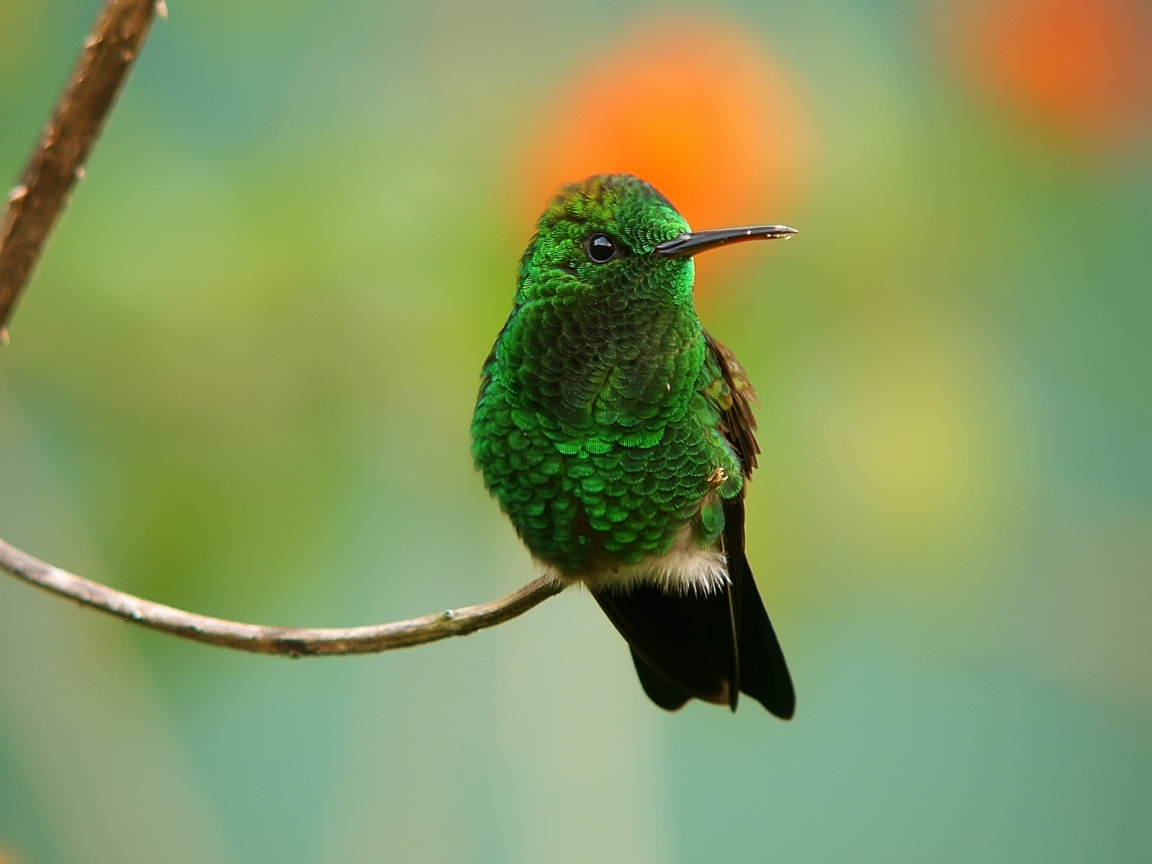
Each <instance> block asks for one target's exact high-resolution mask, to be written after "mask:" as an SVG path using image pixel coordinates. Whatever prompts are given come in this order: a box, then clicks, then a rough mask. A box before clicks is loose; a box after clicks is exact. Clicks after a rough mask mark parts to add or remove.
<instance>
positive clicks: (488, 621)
mask: <svg viewBox="0 0 1152 864" xmlns="http://www.w3.org/2000/svg"><path fill="white" fill-rule="evenodd" d="M0 569H3V570H7V571H8V572H9V573H11V574H12V575H13V576H15V577H17V578H19V579H23V580H24V581H26V582H29V583H31V584H33V585H36V586H37V587H39V588H43V589H44V590H45V591H50V592H52V593H53V594H58V595H59V596H61V597H67V598H68V599H70V600H75V601H76V602H78V603H81V604H83V605H85V606H89V607H91V608H93V609H99V610H100V611H101V612H107V613H108V614H109V615H115V616H116V617H117V618H122V619H124V620H125V621H130V622H132V623H133V624H141V625H143V626H145V627H149V628H151V629H153V630H159V631H161V632H162V633H171V634H172V635H173V636H181V637H183V638H185V639H191V640H192V641H193V642H207V643H209V644H212V645H222V646H224V647H225V648H236V649H238V650H240V651H252V652H253V653H256V654H285V655H288V656H291V657H306V656H316V655H321V654H374V653H377V652H380V651H392V650H394V649H396V648H410V647H412V646H413V645H423V644H425V643H427V642H438V641H440V640H441V639H447V638H449V637H450V636H467V635H468V634H469V633H475V632H476V631H477V630H483V629H485V628H487V627H495V626H496V625H497V624H503V623H504V622H505V621H511V620H512V619H513V618H516V617H518V616H520V615H523V614H524V613H525V612H527V611H528V610H529V609H531V608H532V607H533V606H536V605H538V604H540V603H543V602H544V601H545V600H547V599H548V598H549V597H552V596H554V595H556V594H559V593H560V592H561V591H563V590H564V585H563V583H561V582H559V581H556V580H554V579H549V578H547V577H541V578H539V579H537V580H536V581H535V582H530V583H528V584H527V585H525V586H524V587H523V588H521V589H520V590H519V591H513V592H512V593H511V594H508V595H506V596H504V597H501V598H500V599H499V600H493V601H492V602H490V603H480V604H478V605H476V606H465V607H464V608H463V609H449V610H448V611H446V612H440V613H439V614H437V615H425V616H424V617H423V618H412V619H411V620H408V621H396V622H394V623H391V624H375V625H372V626H369V627H347V628H342V629H315V628H303V627H300V628H297V627H263V626H261V625H259V624H241V623H239V622H236V621H225V620H223V619H220V618H208V617H206V616H204V615H196V614H194V613H192V612H184V611H182V610H180V609H173V608H172V607H171V606H164V605H162V604H160V603H152V602H150V601H148V600H141V599H140V598H139V597H133V596H132V595H131V594H125V593H124V592H122V591H116V590H115V589H112V588H109V587H107V586H106V585H101V584H100V583H98V582H92V581H90V580H88V579H84V578H82V577H80V576H76V575H73V574H72V573H68V572H67V571H65V570H61V569H60V568H58V567H53V566H52V565H51V564H45V563H44V562H43V561H38V560H37V559H35V558H33V557H32V556H31V555H29V554H28V553H26V552H21V551H20V550H19V549H17V548H15V547H14V546H9V545H8V544H7V543H5V542H4V541H3V540H0Z"/></svg>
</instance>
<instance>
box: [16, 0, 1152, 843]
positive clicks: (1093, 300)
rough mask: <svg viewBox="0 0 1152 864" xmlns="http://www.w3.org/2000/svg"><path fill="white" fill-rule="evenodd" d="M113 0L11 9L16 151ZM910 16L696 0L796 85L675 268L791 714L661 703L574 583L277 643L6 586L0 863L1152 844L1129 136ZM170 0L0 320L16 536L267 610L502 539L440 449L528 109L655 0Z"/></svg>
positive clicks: (1138, 325)
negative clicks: (777, 199)
mask: <svg viewBox="0 0 1152 864" xmlns="http://www.w3.org/2000/svg"><path fill="white" fill-rule="evenodd" d="M97 8H98V4H96V3H93V2H91V0H85V2H76V3H65V2H61V0H0V118H3V119H2V120H0V177H7V178H11V181H12V182H13V183H15V180H16V178H17V177H18V176H19V172H20V169H21V165H22V163H23V161H24V159H25V158H26V156H27V153H28V150H29V148H30V147H31V145H32V143H33V142H34V140H35V137H36V134H37V131H38V130H39V128H40V127H41V125H42V123H43V121H44V119H45V116H46V114H47V109H48V106H49V105H50V104H51V103H52V101H53V100H54V98H55V95H56V93H57V91H58V89H59V87H60V86H61V84H62V82H63V81H64V79H65V77H66V75H67V72H68V69H69V68H70V67H71V64H72V62H73V59H74V56H75V52H76V50H77V48H78V46H79V45H80V43H81V41H82V39H83V36H84V34H85V32H86V31H87V29H88V27H89V25H90V23H91V20H92V19H93V17H94V16H95V13H96V10H97ZM929 8H930V7H927V6H924V5H922V4H914V3H910V2H899V0H817V2H812V3H804V4H798V3H784V2H776V0H770V2H756V3H753V2H730V3H722V4H714V5H699V6H693V7H676V10H677V14H679V13H684V12H689V11H690V12H691V14H693V15H696V16H698V17H700V16H703V18H705V19H708V20H712V19H715V20H717V21H721V22H724V24H725V26H730V27H735V28H738V29H740V30H741V31H744V32H746V33H747V34H748V36H749V38H751V39H753V40H755V41H756V42H757V44H760V45H762V46H763V49H764V51H765V52H766V55H768V56H771V57H772V58H773V61H774V62H776V63H778V64H780V65H781V66H782V67H783V68H787V69H788V70H790V73H791V76H792V80H793V81H794V82H795V86H796V88H797V92H798V93H799V94H800V98H802V100H803V104H804V107H805V110H806V116H807V117H808V118H809V122H810V124H811V130H810V136H811V137H810V140H811V146H812V158H811V166H810V171H809V175H808V177H807V179H806V180H805V181H804V183H803V184H802V185H801V187H800V191H798V192H797V193H796V195H795V197H794V199H793V200H791V201H790V202H789V203H788V204H787V206H783V207H781V209H782V210H783V211H784V212H775V211H774V212H769V213H765V215H764V221H782V222H789V223H790V224H795V225H796V226H797V227H799V228H800V229H801V231H802V234H801V235H800V236H799V237H798V238H797V239H795V240H794V241H792V242H790V243H789V244H787V246H784V247H782V248H779V249H776V248H774V249H773V250H772V251H771V253H770V254H768V253H765V254H763V255H761V256H759V257H758V256H747V257H746V259H745V260H746V261H747V262H749V263H747V265H746V266H744V267H743V269H738V270H733V271H731V272H728V273H726V274H718V275H717V278H718V279H721V280H723V285H722V288H717V289H716V293H715V295H714V296H712V297H711V298H710V299H709V302H708V304H707V306H706V308H704V309H703V317H704V318H705V323H706V324H707V326H708V327H709V328H710V329H711V330H712V332H714V333H715V334H717V336H718V337H719V338H721V339H722V340H723V341H724V342H725V343H727V344H728V345H729V346H731V347H732V348H733V349H734V350H735V351H736V352H737V354H738V355H739V356H740V358H741V360H742V361H743V363H744V365H745V366H746V367H747V369H748V372H749V374H750V376H751V378H752V380H753V381H754V382H755V383H756V384H757V386H758V389H759V393H760V399H761V403H762V404H761V408H760V410H759V414H758V416H759V418H760V425H761V435H760V438H761V442H762V446H763V448H764V451H765V455H764V460H763V466H762V468H761V471H760V472H759V473H758V474H757V477H756V480H755V483H754V485H753V488H752V491H751V497H750V500H749V529H748V533H749V543H750V555H751V560H752V564H753V567H754V568H755V569H756V572H757V574H758V576H759V578H760V583H761V587H762V590H763V593H764V594H765V597H766V600H767V602H768V605H769V608H770V610H771V611H772V614H773V619H774V621H775V622H776V624H777V628H778V630H779V632H780V635H781V639H782V641H783V643H784V646H785V648H786V651H787V654H788V657H789V660H790V663H791V665H792V669H793V674H794V676H795V679H796V682H797V687H798V692H799V708H798V713H797V717H796V719H795V720H794V721H792V722H791V723H788V724H784V723H780V722H777V721H775V720H774V719H772V718H771V717H769V716H768V715H766V714H765V713H764V712H762V711H760V710H759V709H758V707H757V706H755V705H753V704H748V705H744V706H742V708H741V710H740V712H739V713H738V714H737V715H735V716H731V715H729V714H728V713H727V712H724V711H720V710H716V709H715V708H712V707H707V706H702V705H699V704H692V705H690V706H688V707H687V708H686V709H685V710H684V711H682V712H680V713H679V714H675V715H665V714H663V713H661V712H660V711H658V710H657V709H655V708H654V707H652V706H651V705H650V704H648V702H647V700H646V699H645V697H644V695H643V693H642V692H641V690H640V687H639V686H638V684H637V683H636V681H635V680H634V673H633V671H632V669H631V665H630V662H629V659H628V655H627V651H626V650H625V647H624V644H623V642H622V641H621V640H620V638H619V637H618V636H617V635H616V634H615V632H614V631H613V630H612V628H611V626H610V625H609V624H608V623H607V622H606V621H605V620H604V619H603V618H602V616H601V615H600V614H599V612H598V611H597V610H596V609H595V608H594V604H593V603H592V601H591V600H590V598H589V597H588V596H587V595H585V594H581V593H579V592H576V591H570V592H568V593H567V594H565V595H562V596H561V597H559V598H556V599H553V600H550V601H548V602H547V603H546V604H545V605H543V606H542V607H540V608H538V609H536V610H534V611H532V612H531V613H529V614H528V615H526V616H525V617H524V618H522V619H520V620H517V621H515V622H512V623H510V624H507V625H505V626H502V627H499V628H497V629H495V630H492V631H488V632H484V633H481V634H478V635H475V636H471V637H469V638H467V639H462V640H456V641H451V642H448V643H440V644H437V645H433V646H426V647H421V648H418V649H414V650H410V651H404V652H400V653H395V654H388V655H382V656H377V657H363V658H341V659H325V660H301V661H288V660H282V659H277V658H267V657H255V656H247V655H241V654H235V653H229V652H226V651H223V650H219V649H215V648H209V647H205V646H198V645H191V644H185V643H183V642H179V641H176V640H174V639H171V638H168V637H163V636H159V635H156V634H152V633H148V632H143V631H141V630H139V629H133V628H129V627H128V626H126V625H124V624H122V623H120V622H116V621H114V620H110V619H106V618H104V617H102V616H98V615H96V614H95V613H92V612H88V611H83V610H80V609H77V608H76V607H74V606H73V605H71V604H68V603H64V602H62V601H60V600H58V599H54V598H51V597H48V596H47V595H44V594H41V593H39V592H37V591H35V590H33V589H31V588H29V587H27V586H25V585H22V584H18V583H17V582H16V581H14V580H11V579H7V578H4V579H0V861H3V862H4V864H9V862H10V861H11V862H19V864H50V862H118V864H129V862H156V861H165V862H185V861H187V862H271V861H276V862H285V864H287V862H336V861H339V862H346V864H352V862H361V861H363V862H377V861H389V862H393V861H394V862H423V861H427V862H440V864H449V862H589V861H622V862H623V861H627V862H705V861H726V862H775V861H780V862H830V861H845V862H849V861H850V862H905V861H907V862H919V861H933V862H952V861H955V862H968V861H988V862H993V861H1004V862H1083V861H1093V862H1121V861H1124V862H1139V861H1149V860H1152V816H1150V814H1152V626H1150V624H1149V622H1150V621H1152V351H1150V350H1149V346H1150V344H1152V338H1150V337H1152V290H1150V289H1152V240H1150V238H1152V156H1150V155H1149V154H1150V153H1152V147H1149V146H1148V145H1149V139H1148V138H1140V137H1137V138H1135V139H1127V140H1126V142H1125V143H1124V144H1123V146H1111V145H1109V146H1105V145H1102V144H1099V142H1095V143H1093V142H1091V141H1089V142H1085V141H1082V140H1074V139H1073V138H1070V137H1068V136H1066V135H1062V134H1061V133H1060V132H1059V131H1058V130H1056V131H1054V130H1051V129H1047V128H1043V125H1042V124H1040V125H1038V124H1036V123H1034V122H1030V121H1028V120H1027V118H1022V117H1021V116H1019V115H1018V114H1016V113H1013V111H1012V110H1010V109H1009V108H1006V107H1005V106H1004V105H1003V104H1002V103H1000V102H998V101H997V100H996V99H995V98H993V97H991V96H989V95H988V93H987V92H986V91H984V90H981V88H980V86H979V84H978V83H977V82H975V81H974V80H971V79H969V78H966V77H965V76H964V75H963V74H960V73H957V71H956V66H955V64H953V63H952V62H951V61H950V60H949V59H948V58H947V56H946V55H947V52H946V51H945V50H944V49H942V48H941V47H940V46H939V43H938V42H937V41H934V40H935V39H936V37H935V36H934V35H933V33H934V32H935V31H934V29H933V28H934V27H935V26H936V25H935V24H933V23H932V16H931V15H929V14H927V12H926V11H925V10H926V9H929ZM170 10H171V17H170V20H169V21H168V22H157V25H156V28H155V30H154V32H153V34H152V36H151V37H150V40H149V42H148V45H147V47H146V49H145V51H144V53H143V55H142V57H141V59H140V61H139V64H138V68H137V69H136V72H135V73H134V76H133V78H132V80H131V81H130V83H129V86H128V87H127V90H126V92H125V94H124V97H123V99H122V100H121V103H120V104H119V106H118V108H117V110H116V112H115V114H114V115H113V118H112V121H111V123H110V125H109V127H108V129H107V131H106V133H105V135H104V137H103V139H102V141H101V143H100V145H99V147H98V148H97V150H96V152H95V154H94V156H93V158H92V159H91V161H90V163H89V165H88V170H87V175H88V176H87V180H86V181H84V183H82V184H81V185H80V186H79V187H78V189H77V192H76V194H75V200H74V201H73V203H72V204H71V206H70V208H69V209H68V211H67V213H66V215H65V217H64V218H63V220H62V222H61V223H60V226H59V228H58V230H57V232H56V234H55V235H54V238H53V240H52V243H51V246H50V248H49V249H48V251H47V254H46V255H45V257H44V259H43V261H42V264H41V266H40V268H39V270H38V272H37V275H36V277H35V279H34V281H33V283H32V284H31V286H30V287H29V290H28V292H27V294H26V295H25V297H24V299H23V301H22V303H21V305H20V307H19V310H18V314H17V315H16V317H15V318H14V320H13V323H12V327H11V335H12V345H11V346H10V347H8V348H3V349H0V536H3V537H4V539H6V540H8V541H9V542H12V543H14V544H16V545H17V546H19V547H21V548H23V549H26V550H28V551H29V552H31V553H32V554H34V555H37V556H38V557H41V558H43V559H46V560H49V561H52V562H53V563H55V564H57V565H59V566H62V567H66V568H68V569H70V570H72V571H74V572H78V573H80V574H83V575H85V576H88V577H91V578H95V579H98V580H101V581H104V582H107V583H108V584H111V585H114V586H116V587H118V588H121V589H124V590H127V591H130V592H133V593H137V594H140V595H142V596H145V597H148V598H149V599H154V600H158V601H161V602H165V603H169V604H172V605H176V606H181V607H184V608H189V609H193V610H196V611H199V612H203V613H206V614H212V615H218V616H222V617H230V618H236V619H240V620H248V621H258V622H266V623H283V624H301V625H311V626H344V625H351V624H361V623H371V622H376V621H384V620H394V619H399V618H404V617H409V616H413V615H419V614H424V613H428V612H432V611H436V610H439V609H442V608H446V607H450V606H459V605H464V604H467V603H472V602H479V601H482V600H486V599H491V598H493V597H495V596H497V595H499V594H501V593H504V592H505V591H508V590H511V589H513V588H515V587H516V586H518V585H519V584H522V583H524V582H526V581H527V580H529V579H530V578H531V577H532V575H533V571H532V566H531V564H530V562H529V560H528V557H527V555H526V554H525V553H524V552H523V550H522V549H521V548H520V547H519V545H518V543H517V541H516V539H515V537H514V535H513V533H512V530H511V528H510V527H509V525H508V524H507V523H506V521H505V520H504V519H503V517H502V516H501V515H500V513H499V512H498V509H497V507H496V505H495V504H494V503H493V502H492V501H491V500H489V498H488V497H487V495H486V494H485V492H484V490H483V488H482V484H481V482H480V478H479V476H478V475H477V474H476V473H475V472H474V470H473V468H472V465H471V461H470V456H469V452H468V425H469V420H470V417H471V410H472V405H473V401H474V398H475V390H476V386H477V383H478V377H477V376H478V370H479V367H480V363H481V361H482V360H483V358H484V357H485V356H486V353H487V351H488V349H489V347H490V345H491V342H492V340H493V338H494V336H495V334H496V332H497V330H498V328H499V327H500V325H501V323H502V322H503V320H504V317H505V316H506V314H507V311H508V308H509V304H510V299H511V295H512V290H513V278H514V272H515V269H514V268H515V262H516V260H517V258H518V256H519V254H520V252H521V251H522V249H523V247H524V245H525V244H526V242H527V239H528V235H529V233H530V219H529V218H528V217H526V215H525V213H524V211H523V207H522V201H521V200H520V197H518V196H520V194H521V192H520V186H519V185H518V182H519V181H518V179H517V178H518V172H519V171H520V170H521V167H522V160H523V159H524V142H525V141H526V140H528V139H530V138H531V137H532V136H534V135H535V134H536V132H537V129H536V126H537V125H538V123H539V122H540V121H539V118H540V116H541V115H542V111H543V109H544V108H546V107H547V106H548V105H549V104H550V100H551V99H553V98H554V97H553V95H552V94H554V93H556V92H559V90H560V89H562V87H563V86H564V83H565V82H567V81H569V80H571V79H572V78H573V77H579V75H580V73H581V70H582V69H584V68H585V66H586V65H587V64H588V63H589V62H591V58H595V57H596V56H598V54H599V52H601V51H602V50H603V49H604V47H605V46H606V45H610V44H611V43H612V39H613V38H616V35H617V34H619V33H621V32H624V31H626V30H627V28H628V27H634V28H635V27H639V28H643V26H644V22H645V21H650V20H657V19H659V18H661V17H662V16H665V15H670V14H673V13H672V11H671V9H670V7H664V6H660V5H655V4H651V3H640V2H633V3H608V2H593V0H574V2H573V0H570V2H565V3H554V4H533V3H526V2H520V0H500V2H495V3H487V4H479V3H477V4H469V3H464V2H454V0H426V2H421V3H415V2H413V3H409V4H403V3H390V4H378V3H367V2H359V0H348V2H342V3H319V2H315V0H277V2H266V0H250V2H246V3H230V2H223V0H211V2H202V3H198V4H191V3H189V4H185V3H183V2H179V0H177V2H172V3H171V4H170ZM571 179H576V178H571ZM542 203H543V202H541V204H542ZM700 227H704V226H700Z"/></svg>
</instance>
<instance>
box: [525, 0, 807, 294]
mask: <svg viewBox="0 0 1152 864" xmlns="http://www.w3.org/2000/svg"><path fill="white" fill-rule="evenodd" d="M805 127H806V124H805V123H804V122H803V119H802V113H801V109H800V104H799V100H798V99H797V97H796V95H795V91H794V88H793V85H792V83H791V80H790V78H789V76H788V75H786V74H785V73H784V72H783V71H782V70H781V69H780V68H779V67H778V66H777V64H775V63H773V62H772V60H771V59H770V58H769V57H768V56H767V55H766V53H765V51H764V49H763V48H762V47H761V46H759V45H757V44H756V43H755V42H754V41H752V40H751V39H750V38H749V37H748V36H747V35H746V34H744V33H743V32H741V31H740V30H739V29H737V28H734V27H725V26H720V25H717V24H715V23H705V22H701V21H698V20H695V19H686V18H679V19H673V20H671V21H669V20H667V16H661V20H660V21H658V22H657V21H645V22H642V23H641V25H640V26H638V27H637V28H636V29H634V30H633V31H632V32H631V34H630V35H629V36H627V37H625V38H624V39H623V40H622V41H621V42H620V43H619V44H618V45H617V46H616V47H615V49H614V50H611V51H610V52H609V53H607V54H605V55H604V56H602V57H600V58H599V59H598V60H595V61H593V62H591V63H590V64H588V65H587V66H584V67H583V68H582V69H581V71H580V74H579V75H578V77H577V78H576V79H575V80H573V81H571V82H570V83H568V84H567V85H565V86H564V87H562V88H561V89H560V91H559V92H557V93H555V94H554V95H553V96H552V97H551V99H550V100H549V106H548V110H547V111H546V112H545V120H544V123H543V128H542V130H541V132H540V133H539V134H538V136H537V138H536V139H535V140H534V141H533V142H532V144H531V145H530V149H529V154H528V159H527V160H526V169H525V173H524V175H523V181H524V182H523V187H522V188H523V190H524V199H525V205H526V206H525V212H526V213H530V214H531V216H532V218H535V216H537V215H538V214H539V212H540V211H541V210H542V209H543V206H544V203H545V202H546V201H547V200H548V198H549V197H550V196H552V195H553V194H554V193H555V192H556V191H557V190H558V189H559V188H560V187H561V186H563V185H564V184H565V183H570V182H573V181H576V180H582V179H584V178H585V177H588V176H590V175H592V174H601V173H610V172H612V173H614V172H627V173H629V174H635V175H637V176H638V177H642V178H644V179H645V180H647V181H648V182H650V183H652V185H654V186H655V187H656V188H657V189H659V190H660V191H661V192H662V193H664V195H665V196H667V197H668V199H669V200H670V201H671V202H672V203H673V204H674V205H675V206H676V208H677V209H678V210H679V211H680V212H681V213H682V214H683V215H684V217H685V218H686V219H687V220H688V222H689V224H691V225H692V226H693V227H694V228H719V227H727V226H732V225H743V224H753V223H764V222H782V221H784V220H785V218H786V217H787V213H786V212H785V208H786V207H787V206H788V204H789V202H791V201H792V200H793V195H794V192H795V191H796V189H797V186H798V183H799V181H800V179H801V175H802V174H803V173H804V163H805V161H806V160H805V158H804V157H805V153H806V150H805V138H806V134H805ZM752 245H755V244H752ZM742 257H744V256H741V255H740V254H739V251H737V250H731V251H729V250H725V251H724V252H717V253H712V254H711V255H704V256H701V258H700V260H699V261H698V265H701V269H702V270H703V271H704V272H709V271H711V272H715V268H716V267H717V266H721V267H722V266H724V265H725V264H729V265H730V264H731V263H732V262H733V261H734V260H736V259H738V258H742ZM721 259H723V260H721ZM703 281H704V280H701V283H703Z"/></svg>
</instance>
